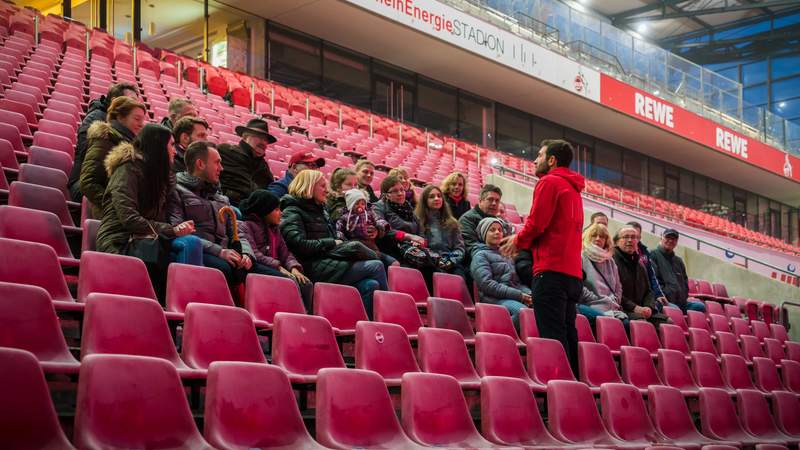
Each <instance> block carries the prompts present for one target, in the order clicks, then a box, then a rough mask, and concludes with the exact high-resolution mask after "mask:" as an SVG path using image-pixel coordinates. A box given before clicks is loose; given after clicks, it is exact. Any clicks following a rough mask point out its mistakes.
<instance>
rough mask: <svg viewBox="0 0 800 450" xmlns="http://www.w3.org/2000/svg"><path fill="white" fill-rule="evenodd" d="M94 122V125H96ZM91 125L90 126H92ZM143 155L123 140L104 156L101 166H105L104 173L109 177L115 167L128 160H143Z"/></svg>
mask: <svg viewBox="0 0 800 450" xmlns="http://www.w3.org/2000/svg"><path fill="white" fill-rule="evenodd" d="M96 124H97V123H95V124H94V125H96ZM94 125H92V127H94ZM143 159H144V157H143V156H142V154H141V153H139V152H137V151H136V149H134V148H133V144H131V143H129V142H123V143H121V144H119V145H117V146H116V147H114V148H113V149H111V152H110V153H109V154H108V156H106V159H105V161H104V162H103V166H104V167H105V168H106V173H107V174H108V177H109V178H111V174H113V173H114V171H115V170H117V168H118V167H119V166H121V165H123V164H125V163H126V162H128V161H133V160H139V161H141V160H143Z"/></svg>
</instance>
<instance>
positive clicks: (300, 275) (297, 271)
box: [292, 267, 311, 284]
mask: <svg viewBox="0 0 800 450" xmlns="http://www.w3.org/2000/svg"><path fill="white" fill-rule="evenodd" d="M292 276H293V277H294V279H295V280H297V281H298V282H299V283H300V284H308V283H311V280H309V279H308V277H307V276H305V275H304V274H303V272H300V269H298V268H297V267H295V268H294V269H292Z"/></svg>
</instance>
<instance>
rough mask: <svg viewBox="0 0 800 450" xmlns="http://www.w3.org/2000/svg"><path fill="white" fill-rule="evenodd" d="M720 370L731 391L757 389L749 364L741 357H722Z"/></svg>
mask: <svg viewBox="0 0 800 450" xmlns="http://www.w3.org/2000/svg"><path fill="white" fill-rule="evenodd" d="M720 359H721V360H722V361H721V363H720V369H721V370H722V378H723V379H724V380H725V385H726V386H728V387H730V388H731V389H755V385H754V384H753V379H752V378H751V377H750V370H749V369H748V368H747V362H746V361H745V360H744V358H742V357H741V356H737V355H722V356H721V357H720Z"/></svg>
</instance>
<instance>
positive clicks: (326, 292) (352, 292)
mask: <svg viewBox="0 0 800 450" xmlns="http://www.w3.org/2000/svg"><path fill="white" fill-rule="evenodd" d="M314 314H315V315H318V316H322V317H324V318H326V319H328V321H329V322H330V323H331V326H333V331H334V333H336V334H337V335H351V336H352V335H353V334H354V333H355V332H356V323H357V322H358V321H359V320H369V318H368V317H367V311H366V309H364V303H363V301H362V300H361V295H360V294H359V293H358V290H357V289H356V288H354V287H353V286H345V285H343V284H333V283H314Z"/></svg>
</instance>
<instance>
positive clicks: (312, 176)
mask: <svg viewBox="0 0 800 450" xmlns="http://www.w3.org/2000/svg"><path fill="white" fill-rule="evenodd" d="M327 194H328V182H327V181H326V180H325V176H324V175H323V174H322V172H320V171H318V170H304V171H302V172H300V173H298V174H297V176H296V177H295V178H294V180H292V182H291V184H289V193H288V194H287V195H285V196H283V198H281V202H280V205H281V212H282V217H281V224H280V230H281V235H283V239H284V241H286V245H287V246H288V247H289V250H290V251H291V252H292V254H294V255H295V256H296V257H297V259H298V261H299V262H300V264H302V265H303V269H304V272H305V274H306V275H307V276H308V278H310V279H311V281H314V282H319V281H322V282H325V283H340V284H347V285H350V286H355V287H356V288H357V289H358V291H359V293H360V294H361V299H362V301H363V302H364V308H365V309H366V310H367V314H368V315H369V317H372V294H373V292H374V291H375V290H378V289H380V290H383V291H385V290H388V283H387V281H386V269H385V268H384V266H383V263H382V262H380V260H378V259H375V258H377V255H376V254H375V252H373V251H371V250H369V249H368V248H366V247H364V246H363V245H362V247H363V248H365V249H367V250H368V253H371V255H370V254H367V252H362V251H359V249H356V248H354V246H351V245H348V244H351V243H349V242H348V243H345V242H343V241H341V240H339V239H336V231H335V230H334V227H333V223H331V221H330V218H329V217H328V213H327V212H326V211H325V199H326V196H327Z"/></svg>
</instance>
